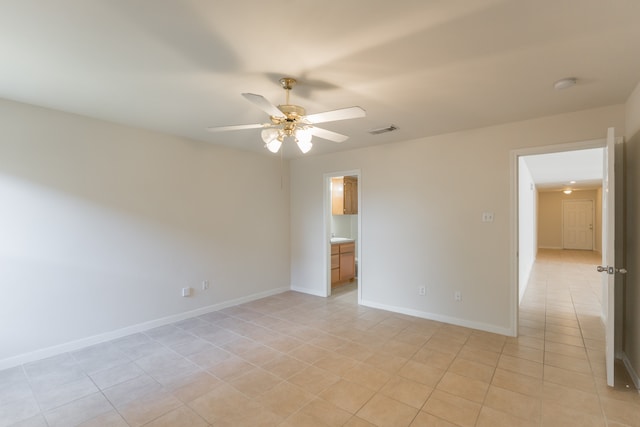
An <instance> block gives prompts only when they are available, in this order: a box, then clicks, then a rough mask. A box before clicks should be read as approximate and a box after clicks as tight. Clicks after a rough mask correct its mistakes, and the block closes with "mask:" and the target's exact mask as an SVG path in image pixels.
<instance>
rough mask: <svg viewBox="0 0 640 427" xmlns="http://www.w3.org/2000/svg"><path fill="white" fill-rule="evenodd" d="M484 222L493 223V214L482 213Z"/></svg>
mask: <svg viewBox="0 0 640 427" xmlns="http://www.w3.org/2000/svg"><path fill="white" fill-rule="evenodd" d="M482 222H493V212H482Z"/></svg>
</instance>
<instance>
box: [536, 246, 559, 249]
mask: <svg viewBox="0 0 640 427" xmlns="http://www.w3.org/2000/svg"><path fill="white" fill-rule="evenodd" d="M538 249H563V248H562V246H538Z"/></svg>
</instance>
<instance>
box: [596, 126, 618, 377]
mask: <svg viewBox="0 0 640 427" xmlns="http://www.w3.org/2000/svg"><path fill="white" fill-rule="evenodd" d="M614 165H615V134H614V129H613V128H609V129H608V130H607V146H606V148H605V150H604V162H603V170H602V173H603V180H602V265H601V266H598V271H600V274H601V275H602V297H603V298H602V309H603V318H604V319H605V342H606V344H605V363H606V366H607V384H608V385H609V386H611V387H613V382H614V365H615V320H616V319H615V279H616V274H615V273H616V268H615V206H616V205H615V170H614Z"/></svg>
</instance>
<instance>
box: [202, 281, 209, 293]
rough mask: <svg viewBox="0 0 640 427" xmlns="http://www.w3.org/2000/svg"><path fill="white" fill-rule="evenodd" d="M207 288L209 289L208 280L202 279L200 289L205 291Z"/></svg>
mask: <svg viewBox="0 0 640 427" xmlns="http://www.w3.org/2000/svg"><path fill="white" fill-rule="evenodd" d="M207 289H209V281H208V280H203V281H202V290H203V291H206V290H207Z"/></svg>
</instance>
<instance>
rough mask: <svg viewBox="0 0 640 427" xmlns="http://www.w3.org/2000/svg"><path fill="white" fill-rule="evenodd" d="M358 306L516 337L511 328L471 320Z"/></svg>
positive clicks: (376, 305) (382, 306) (374, 305)
mask: <svg viewBox="0 0 640 427" xmlns="http://www.w3.org/2000/svg"><path fill="white" fill-rule="evenodd" d="M360 304H361V305H364V306H366V307H372V308H379V309H381V310H386V311H392V312H394V313H401V314H406V315H409V316H414V317H420V318H422V319H429V320H435V321H437V322H442V323H450V324H452V325H456V326H463V327H465V328H470V329H478V330H481V331H485V332H491V333H494V334H500V335H506V336H510V337H513V336H516V333H515V331H514V330H513V329H512V328H501V327H499V326H495V325H490V324H487V323H482V322H474V321H471V320H465V319H459V318H457V317H450V316H443V315H441V314H434V313H429V312H426V311H421V310H414V309H411V308H405V307H395V306H390V305H386V304H379V303H377V302H373V301H366V300H362V301H360Z"/></svg>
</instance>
